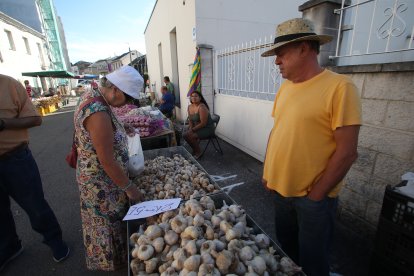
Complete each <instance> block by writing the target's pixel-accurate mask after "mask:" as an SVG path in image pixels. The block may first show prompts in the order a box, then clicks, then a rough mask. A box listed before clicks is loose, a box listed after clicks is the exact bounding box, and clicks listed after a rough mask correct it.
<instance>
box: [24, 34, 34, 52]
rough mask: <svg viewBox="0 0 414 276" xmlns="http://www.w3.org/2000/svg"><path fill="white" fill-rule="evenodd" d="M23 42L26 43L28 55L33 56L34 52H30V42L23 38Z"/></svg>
mask: <svg viewBox="0 0 414 276" xmlns="http://www.w3.org/2000/svg"><path fill="white" fill-rule="evenodd" d="M23 41H24V46H26V53H27V54H28V55H31V54H32V52H31V51H30V45H29V40H28V39H27V38H26V37H24V36H23Z"/></svg>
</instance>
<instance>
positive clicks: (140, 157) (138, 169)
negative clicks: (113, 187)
mask: <svg viewBox="0 0 414 276" xmlns="http://www.w3.org/2000/svg"><path fill="white" fill-rule="evenodd" d="M128 154H129V161H128V172H129V176H132V177H135V176H137V175H139V174H140V173H142V172H143V171H144V153H143V152H142V146H141V139H140V138H139V134H138V133H136V134H135V135H134V136H133V137H129V136H128Z"/></svg>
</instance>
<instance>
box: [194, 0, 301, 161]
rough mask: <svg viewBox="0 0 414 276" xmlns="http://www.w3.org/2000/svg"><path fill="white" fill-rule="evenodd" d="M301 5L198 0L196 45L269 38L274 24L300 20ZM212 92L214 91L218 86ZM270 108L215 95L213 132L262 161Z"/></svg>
mask: <svg viewBox="0 0 414 276" xmlns="http://www.w3.org/2000/svg"><path fill="white" fill-rule="evenodd" d="M303 2H304V1H303V0H292V1H284V2H282V1H274V0H266V1H263V0H256V1H252V0H216V1H200V0H197V5H196V25H197V26H196V33H197V43H198V44H209V45H213V46H214V49H215V50H222V49H223V48H226V47H230V46H236V45H240V46H241V44H242V43H243V44H244V45H246V43H250V41H253V42H254V40H255V39H259V38H264V37H265V36H266V37H267V39H269V36H270V35H273V37H274V35H275V30H276V25H277V24H279V23H281V22H283V21H285V20H287V19H290V18H294V17H302V14H301V13H300V12H299V11H298V6H299V5H301V4H303ZM257 42H258V41H257ZM269 58H270V57H269ZM272 59H273V58H272ZM202 68H203V65H202ZM215 70H218V68H215ZM215 89H216V92H217V86H216V87H215ZM272 107H273V102H272V101H265V100H257V99H250V98H245V97H237V96H228V95H221V94H216V96H215V97H214V113H216V114H218V115H220V123H219V125H218V128H217V130H216V133H217V134H218V135H219V136H220V137H221V138H223V139H224V140H226V141H227V142H229V143H230V144H232V145H234V146H236V147H238V148H240V149H241V150H243V151H245V152H246V153H248V154H250V155H251V156H253V157H255V158H257V159H258V160H260V161H263V159H264V156H265V151H266V145H267V139H268V136H269V133H270V130H271V128H272V126H273V120H272V117H271V110H272Z"/></svg>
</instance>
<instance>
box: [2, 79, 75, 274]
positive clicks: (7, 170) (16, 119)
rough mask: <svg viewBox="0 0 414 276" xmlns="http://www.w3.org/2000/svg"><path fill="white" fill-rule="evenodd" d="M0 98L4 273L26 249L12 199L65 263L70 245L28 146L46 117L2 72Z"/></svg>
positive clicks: (34, 228)
mask: <svg viewBox="0 0 414 276" xmlns="http://www.w3.org/2000/svg"><path fill="white" fill-rule="evenodd" d="M0 99H1V100H0V221H1V222H2V226H1V227H0V272H1V271H2V270H3V269H4V268H5V267H6V265H7V264H8V263H10V262H11V261H12V260H13V259H15V258H17V257H18V256H19V255H20V254H21V253H22V251H23V247H22V244H21V241H20V239H19V237H18V236H17V233H16V226H15V223H14V219H13V214H12V212H11V210H10V198H13V199H14V201H15V202H16V203H17V204H19V205H20V207H22V209H23V210H24V211H25V212H26V213H27V215H28V216H29V218H30V224H31V226H32V228H33V230H35V231H36V232H38V233H40V234H41V235H42V236H43V242H44V243H45V244H46V245H48V246H49V247H50V249H51V251H52V254H53V259H54V260H55V262H61V261H63V260H64V259H66V258H67V257H68V255H69V248H68V246H67V245H66V243H65V242H64V241H63V240H62V230H61V228H60V225H59V222H58V221H57V219H56V216H55V214H54V213H53V210H52V209H51V208H50V206H49V204H48V203H47V201H46V199H45V198H44V194H43V188H42V180H41V178H40V174H39V169H38V167H37V164H36V161H35V160H34V158H33V156H32V153H31V151H30V149H29V146H28V144H29V132H28V129H29V128H31V127H36V126H39V125H40V124H41V123H42V118H41V117H40V115H39V114H38V113H37V112H36V109H35V107H34V106H33V104H32V101H31V100H30V98H29V96H28V94H27V92H26V89H25V88H24V87H23V85H22V84H21V83H19V82H18V81H17V80H15V79H13V78H11V77H9V76H5V75H1V74H0Z"/></svg>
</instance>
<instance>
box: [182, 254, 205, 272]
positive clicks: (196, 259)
mask: <svg viewBox="0 0 414 276" xmlns="http://www.w3.org/2000/svg"><path fill="white" fill-rule="evenodd" d="M200 262H201V256H200V255H193V256H190V257H189V258H188V259H187V260H185V262H184V268H185V269H187V270H189V271H196V270H197V269H198V267H199V266H200Z"/></svg>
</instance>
